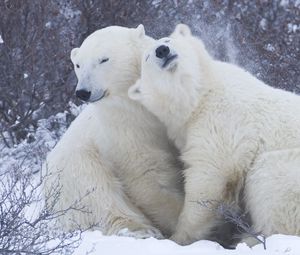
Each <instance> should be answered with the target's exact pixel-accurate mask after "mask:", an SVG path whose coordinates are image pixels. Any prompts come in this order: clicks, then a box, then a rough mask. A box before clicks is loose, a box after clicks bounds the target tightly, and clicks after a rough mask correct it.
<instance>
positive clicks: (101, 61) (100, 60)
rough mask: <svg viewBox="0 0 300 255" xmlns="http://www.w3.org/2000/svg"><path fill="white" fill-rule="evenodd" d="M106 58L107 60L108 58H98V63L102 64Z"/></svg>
mask: <svg viewBox="0 0 300 255" xmlns="http://www.w3.org/2000/svg"><path fill="white" fill-rule="evenodd" d="M108 60H109V58H102V59H99V64H103V63H105V62H107V61H108Z"/></svg>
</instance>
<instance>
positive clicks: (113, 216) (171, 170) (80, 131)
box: [44, 25, 183, 237]
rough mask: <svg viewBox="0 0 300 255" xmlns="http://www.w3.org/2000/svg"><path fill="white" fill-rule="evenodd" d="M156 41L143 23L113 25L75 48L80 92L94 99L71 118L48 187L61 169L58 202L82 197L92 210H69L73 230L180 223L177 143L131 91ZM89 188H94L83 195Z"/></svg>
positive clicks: (149, 228)
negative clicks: (147, 50)
mask: <svg viewBox="0 0 300 255" xmlns="http://www.w3.org/2000/svg"><path fill="white" fill-rule="evenodd" d="M152 41H153V39H152V38H150V37H148V36H146V35H145V31H144V28H143V26H142V25H140V26H139V27H138V28H137V29H128V28H124V27H118V26H112V27H107V28H104V29H101V30H98V31H96V32H94V33H93V34H92V35H90V36H89V37H88V38H87V39H86V40H85V41H84V42H83V44H82V45H81V47H80V48H75V49H73V50H72V52H71V59H72V62H73V64H74V68H75V72H76V75H77V78H78V85H77V88H76V95H77V96H78V97H80V98H81V99H83V100H85V101H90V102H93V103H91V104H89V105H88V106H86V108H85V109H84V110H83V111H82V113H81V114H80V115H79V116H78V117H77V118H76V119H75V120H74V121H73V123H72V124H71V126H70V127H69V129H68V130H67V132H66V133H65V134H64V136H63V137H62V138H61V140H60V141H59V143H58V144H57V145H56V147H55V148H54V149H53V150H52V151H51V152H50V154H49V155H48V157H47V160H46V164H45V167H44V171H46V170H48V171H49V172H50V173H51V178H48V179H47V180H46V183H45V189H46V193H47V192H51V189H52V188H53V186H55V185H56V183H55V182H56V181H57V175H58V176H59V182H60V184H61V186H62V191H61V195H60V198H59V200H58V201H57V203H56V206H55V208H54V209H56V210H61V209H64V208H67V207H68V206H69V205H70V204H72V203H73V202H74V201H76V200H77V199H78V198H80V197H84V198H83V201H81V204H80V206H84V207H85V210H87V211H89V212H90V213H81V212H80V211H72V212H69V214H67V215H66V216H65V218H63V219H62V223H63V225H64V228H65V229H67V230H69V229H73V228H74V227H76V226H77V224H79V225H80V226H81V227H88V226H90V225H93V224H96V223H98V222H100V227H101V229H102V230H103V232H104V233H106V234H122V235H123V234H124V232H123V231H121V230H122V229H128V230H129V231H130V232H128V233H125V234H128V235H130V236H135V237H149V236H155V237H161V234H160V231H161V232H162V233H163V234H164V235H170V234H171V233H172V232H173V231H174V229H175V227H176V224H177V220H178V215H179V213H180V210H181V207H182V204H183V191H182V189H181V187H180V185H181V183H180V179H182V177H181V175H180V173H179V169H180V167H179V165H178V162H177V161H176V157H175V156H176V155H175V150H174V147H172V145H171V144H170V143H169V140H168V138H167V133H166V130H165V127H164V126H163V125H162V124H161V123H160V122H159V121H158V120H157V118H156V117H154V116H153V115H152V114H151V113H149V112H148V111H146V110H145V108H144V107H143V106H141V105H140V104H138V103H136V102H134V101H132V100H130V99H129V98H128V95H127V90H128V88H129V86H130V85H132V84H134V82H135V81H136V80H137V79H138V77H139V75H140V59H141V55H142V52H143V50H144V48H145V47H148V45H149V44H150V43H152ZM100 99H101V100H100ZM173 152H174V154H172V153H173ZM55 173H57V175H56V174H55ZM88 190H93V191H92V192H91V194H89V195H88V196H86V197H85V194H86V192H87V191H88ZM50 204H51V203H50ZM153 226H155V227H157V228H158V229H159V230H160V231H159V230H158V229H156V228H155V227H153ZM120 231H121V232H120Z"/></svg>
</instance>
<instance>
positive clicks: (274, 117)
mask: <svg viewBox="0 0 300 255" xmlns="http://www.w3.org/2000/svg"><path fill="white" fill-rule="evenodd" d="M182 29H183V30H182ZM187 29H188V28H187V27H186V26H183V25H180V26H179V27H178V29H177V30H176V31H175V33H174V34H173V36H171V37H173V38H171V39H168V38H164V39H161V40H160V41H159V42H157V43H155V46H152V48H151V49H150V50H148V51H146V54H145V57H144V58H143V63H142V75H141V80H139V81H138V82H137V83H136V84H135V85H134V86H133V87H131V88H130V89H129V96H130V97H131V98H133V99H135V100H138V101H140V102H141V103H142V104H143V105H144V106H146V108H148V109H149V110H150V111H151V112H153V113H154V114H155V115H156V116H157V117H158V118H159V119H160V120H161V121H162V122H163V123H165V125H166V126H167V130H168V134H169V136H170V138H171V139H173V140H174V141H175V143H176V145H177V147H178V148H179V149H180V151H181V153H182V160H183V161H184V163H185V166H186V169H185V192H186V196H185V202H184V207H183V210H182V212H181V215H180V218H179V223H178V225H177V228H176V232H175V234H174V235H173V236H172V238H173V239H174V240H175V241H177V242H178V243H180V244H189V243H191V242H193V241H195V240H199V239H205V238H207V236H208V234H209V232H210V231H211V229H212V227H213V226H214V225H215V222H216V215H214V210H209V209H207V208H206V207H205V206H199V204H197V203H196V202H197V201H198V202H204V201H207V200H209V201H216V202H238V201H237V200H238V194H239V193H240V191H241V189H242V187H244V203H245V205H246V209H247V210H248V211H249V213H250V215H251V218H252V221H253V227H254V230H255V231H257V232H261V233H262V234H264V235H266V236H268V235H271V234H274V233H283V234H293V235H300V117H299V112H300V97H299V96H297V95H295V94H293V93H290V92H286V91H283V90H279V89H275V88H272V87H269V86H267V85H266V84H264V83H263V82H261V81H259V80H258V79H256V78H255V77H254V76H253V75H251V74H249V73H247V72H246V71H244V70H243V69H241V68H239V67H237V66H234V65H232V64H228V63H223V62H219V61H216V60H214V59H212V58H211V57H210V56H209V54H208V53H207V51H206V50H205V48H204V46H203V44H202V43H201V41H200V40H199V39H197V38H195V37H192V36H191V35H190V33H186V31H188V30H187ZM179 30H180V31H179ZM182 31H183V32H182ZM184 31H185V32H184ZM162 44H164V45H167V46H168V47H169V48H170V51H171V54H175V53H176V54H178V58H177V59H175V60H174V61H173V62H171V64H170V65H169V66H168V67H167V68H161V60H160V59H158V58H156V57H155V49H156V48H157V47H158V46H160V45H162ZM216 204H217V203H216Z"/></svg>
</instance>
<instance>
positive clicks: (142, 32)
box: [135, 24, 146, 38]
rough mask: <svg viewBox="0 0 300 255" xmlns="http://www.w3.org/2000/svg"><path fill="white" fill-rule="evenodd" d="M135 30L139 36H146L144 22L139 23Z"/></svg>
mask: <svg viewBox="0 0 300 255" xmlns="http://www.w3.org/2000/svg"><path fill="white" fill-rule="evenodd" d="M135 31H136V33H137V35H138V37H139V38H142V37H144V36H145V34H146V33H145V28H144V25H143V24H139V25H138V26H137V28H136V29H135Z"/></svg>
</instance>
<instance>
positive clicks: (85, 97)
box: [76, 89, 91, 101]
mask: <svg viewBox="0 0 300 255" xmlns="http://www.w3.org/2000/svg"><path fill="white" fill-rule="evenodd" d="M76 96H77V97H78V98H80V99H81V100H83V101H87V100H89V99H90V97H91V91H86V90H84V89H80V90H76Z"/></svg>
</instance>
